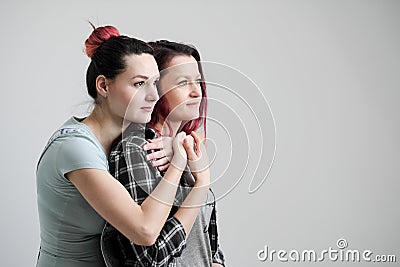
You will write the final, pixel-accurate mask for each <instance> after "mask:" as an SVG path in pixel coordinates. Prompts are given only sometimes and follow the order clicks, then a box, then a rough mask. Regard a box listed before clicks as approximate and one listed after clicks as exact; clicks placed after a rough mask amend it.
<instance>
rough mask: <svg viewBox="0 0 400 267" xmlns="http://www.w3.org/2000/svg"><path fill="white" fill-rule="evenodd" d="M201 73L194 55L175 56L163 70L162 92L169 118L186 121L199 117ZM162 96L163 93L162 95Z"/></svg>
mask: <svg viewBox="0 0 400 267" xmlns="http://www.w3.org/2000/svg"><path fill="white" fill-rule="evenodd" d="M200 82H201V75H200V72H199V68H198V65H197V61H196V59H194V58H193V57H192V56H175V57H173V58H172V60H171V61H170V62H169V64H168V68H167V69H165V70H163V71H162V78H161V79H160V82H159V87H160V92H161V93H162V95H163V96H164V97H165V98H166V101H167V103H168V108H169V111H170V112H169V115H168V118H167V119H168V120H170V121H185V120H193V119H197V118H198V117H199V108H200V102H201V97H202V92H201V87H200ZM160 96H161V95H160Z"/></svg>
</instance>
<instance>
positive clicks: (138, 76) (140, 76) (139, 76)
mask: <svg viewBox="0 0 400 267" xmlns="http://www.w3.org/2000/svg"><path fill="white" fill-rule="evenodd" d="M135 78H142V79H145V80H148V79H149V77H147V76H145V75H141V74H139V75H135V76H133V77H132V78H131V79H135Z"/></svg>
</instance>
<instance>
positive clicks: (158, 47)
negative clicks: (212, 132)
mask: <svg viewBox="0 0 400 267" xmlns="http://www.w3.org/2000/svg"><path fill="white" fill-rule="evenodd" d="M148 44H149V45H150V46H152V47H153V49H154V58H155V60H156V61H157V65H158V69H159V71H160V72H161V71H162V70H164V69H166V68H168V64H169V62H170V61H171V60H172V58H173V57H175V56H182V55H184V56H192V57H193V58H195V59H196V61H197V65H198V68H199V72H200V75H201V80H202V82H201V83H200V87H201V93H202V99H201V102H200V107H199V111H200V112H199V113H200V115H199V117H198V118H197V119H194V120H190V121H184V122H182V125H181V127H180V129H179V130H178V131H184V132H185V133H186V134H190V133H191V132H192V131H195V130H197V129H198V128H199V127H200V126H203V128H204V137H206V127H207V126H206V116H207V90H206V83H205V82H204V74H203V69H202V66H201V63H200V61H201V59H200V54H199V52H198V51H197V49H196V48H195V47H193V46H189V45H186V44H181V43H175V42H170V41H166V40H160V41H156V42H149V43H148ZM169 112H170V110H169V108H168V102H167V99H166V98H165V97H161V98H160V99H159V100H158V102H157V104H156V105H155V107H154V110H153V113H152V114H151V120H150V122H149V124H150V126H152V127H153V128H155V125H156V124H157V123H158V122H160V121H162V120H165V118H166V117H167V116H168V114H169ZM167 125H168V123H167ZM168 127H169V128H170V131H171V132H172V130H171V127H170V125H168ZM156 130H158V129H156ZM159 134H160V133H159Z"/></svg>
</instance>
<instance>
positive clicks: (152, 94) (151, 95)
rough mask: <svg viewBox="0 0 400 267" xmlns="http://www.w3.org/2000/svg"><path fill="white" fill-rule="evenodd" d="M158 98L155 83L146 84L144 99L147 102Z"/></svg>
mask: <svg viewBox="0 0 400 267" xmlns="http://www.w3.org/2000/svg"><path fill="white" fill-rule="evenodd" d="M158 99H159V96H158V92H157V87H156V85H150V86H147V90H146V97H145V100H146V101H149V102H156V101H157V100H158Z"/></svg>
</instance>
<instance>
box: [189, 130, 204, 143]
mask: <svg viewBox="0 0 400 267" xmlns="http://www.w3.org/2000/svg"><path fill="white" fill-rule="evenodd" d="M190 135H191V136H193V138H194V140H195V141H196V143H200V142H201V141H203V139H204V138H203V136H202V134H201V133H198V132H196V131H192V132H191V133H190Z"/></svg>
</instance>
